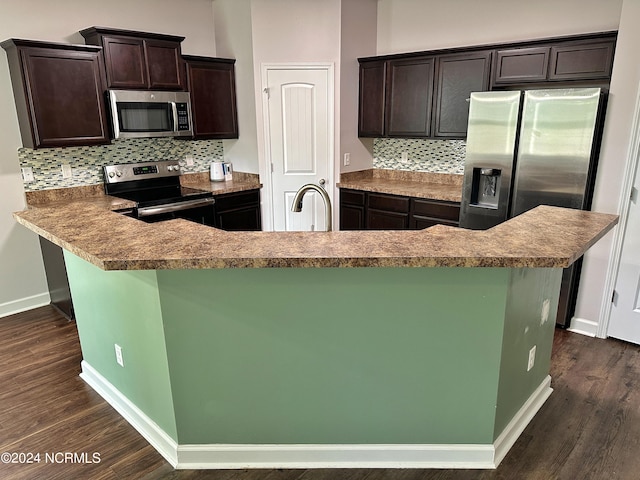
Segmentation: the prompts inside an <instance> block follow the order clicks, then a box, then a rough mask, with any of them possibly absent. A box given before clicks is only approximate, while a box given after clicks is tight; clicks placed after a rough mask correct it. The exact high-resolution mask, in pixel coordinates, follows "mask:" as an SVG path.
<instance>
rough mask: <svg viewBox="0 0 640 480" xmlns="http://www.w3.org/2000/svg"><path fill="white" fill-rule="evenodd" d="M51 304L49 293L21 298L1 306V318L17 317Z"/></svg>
mask: <svg viewBox="0 0 640 480" xmlns="http://www.w3.org/2000/svg"><path fill="white" fill-rule="evenodd" d="M49 303H51V297H49V292H44V293H39V294H37V295H31V296H30V297H25V298H20V299H18V300H13V301H11V302H5V303H2V304H0V318H2V317H8V316H9V315H15V314H16V313H22V312H26V311H27V310H32V309H34V308H38V307H44V306H45V305H49Z"/></svg>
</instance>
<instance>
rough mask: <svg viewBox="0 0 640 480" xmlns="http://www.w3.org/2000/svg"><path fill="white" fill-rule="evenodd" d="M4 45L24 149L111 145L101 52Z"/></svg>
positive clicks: (75, 47)
mask: <svg viewBox="0 0 640 480" xmlns="http://www.w3.org/2000/svg"><path fill="white" fill-rule="evenodd" d="M1 45H2V47H3V48H4V49H5V50H6V51H7V58H8V61H9V70H10V74H11V83H12V85H13V94H14V98H15V102H16V110H17V113H18V121H19V124H20V133H21V135H22V144H23V146H25V147H28V148H39V147H66V146H77V145H97V144H107V143H109V128H108V123H107V115H106V111H105V105H104V98H103V91H104V80H103V73H102V72H103V65H102V49H101V48H100V47H94V46H87V45H72V44H59V43H45V42H38V41H31V40H18V39H11V40H7V41H5V42H3V43H2V44H1Z"/></svg>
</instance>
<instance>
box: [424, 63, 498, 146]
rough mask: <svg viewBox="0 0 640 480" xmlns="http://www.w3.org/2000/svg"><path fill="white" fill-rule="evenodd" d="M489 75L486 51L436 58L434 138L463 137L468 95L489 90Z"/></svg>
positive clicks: (466, 121) (466, 118)
mask: <svg viewBox="0 0 640 480" xmlns="http://www.w3.org/2000/svg"><path fill="white" fill-rule="evenodd" d="M490 72H491V52H489V51H487V52H477V53H468V54H459V55H446V56H442V57H439V58H438V64H437V75H438V77H437V78H438V80H437V85H436V100H435V102H436V104H435V109H434V125H433V126H434V129H433V136H434V137H450V138H464V137H466V135H467V123H468V121H469V95H470V94H471V92H483V91H485V90H488V88H489V74H490Z"/></svg>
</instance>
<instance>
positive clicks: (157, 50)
mask: <svg viewBox="0 0 640 480" xmlns="http://www.w3.org/2000/svg"><path fill="white" fill-rule="evenodd" d="M144 51H145V58H146V63H147V72H148V77H149V82H148V84H149V88H150V89H152V90H183V89H184V82H183V81H182V58H181V53H180V44H179V43H177V42H169V41H165V40H144Z"/></svg>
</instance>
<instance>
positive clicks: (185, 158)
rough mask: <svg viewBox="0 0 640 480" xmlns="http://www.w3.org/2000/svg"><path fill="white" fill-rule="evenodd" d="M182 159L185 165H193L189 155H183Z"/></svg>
mask: <svg viewBox="0 0 640 480" xmlns="http://www.w3.org/2000/svg"><path fill="white" fill-rule="evenodd" d="M184 161H185V163H186V164H187V167H193V157H192V156H191V155H185V156H184Z"/></svg>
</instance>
